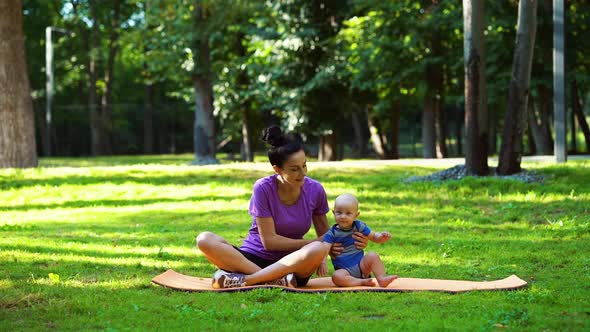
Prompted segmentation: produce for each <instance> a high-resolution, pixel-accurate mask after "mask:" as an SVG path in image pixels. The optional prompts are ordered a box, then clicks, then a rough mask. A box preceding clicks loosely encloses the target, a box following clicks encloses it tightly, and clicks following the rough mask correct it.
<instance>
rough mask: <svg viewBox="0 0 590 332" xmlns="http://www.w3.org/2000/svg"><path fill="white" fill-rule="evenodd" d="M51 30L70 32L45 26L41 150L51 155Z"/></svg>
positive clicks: (46, 154)
mask: <svg viewBox="0 0 590 332" xmlns="http://www.w3.org/2000/svg"><path fill="white" fill-rule="evenodd" d="M52 31H56V32H61V33H64V34H71V33H70V32H69V31H68V30H64V29H59V28H55V27H51V26H49V27H46V28H45V77H46V83H45V98H46V104H45V124H46V133H47V136H46V137H45V138H44V140H43V150H44V151H43V152H44V153H45V156H51V137H52V135H51V131H52V125H51V106H52V103H53V41H52V38H51V34H52Z"/></svg>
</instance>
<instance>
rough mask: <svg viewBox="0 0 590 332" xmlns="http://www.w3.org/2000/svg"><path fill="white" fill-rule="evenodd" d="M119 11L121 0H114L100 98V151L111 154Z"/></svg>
mask: <svg viewBox="0 0 590 332" xmlns="http://www.w3.org/2000/svg"><path fill="white" fill-rule="evenodd" d="M120 12H121V0H115V1H114V4H113V18H112V20H111V33H110V35H109V42H108V45H109V46H108V47H109V52H108V56H107V66H106V68H105V72H104V82H105V90H104V94H103V95H102V98H101V103H100V106H101V122H102V124H103V129H104V137H103V142H102V151H103V152H104V153H105V154H112V153H113V147H112V144H111V134H112V121H111V112H112V106H111V103H112V96H113V80H114V67H115V59H116V57H117V52H118V50H119V46H118V45H117V41H118V40H119V33H118V30H117V29H118V28H119V21H120V19H121V18H120Z"/></svg>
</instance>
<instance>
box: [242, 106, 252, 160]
mask: <svg viewBox="0 0 590 332" xmlns="http://www.w3.org/2000/svg"><path fill="white" fill-rule="evenodd" d="M249 104H250V103H249V102H248V106H249ZM244 106H245V107H243V108H242V149H241V150H242V151H241V152H242V160H244V161H254V150H253V149H252V125H251V122H252V121H251V119H250V110H249V109H248V107H246V105H244Z"/></svg>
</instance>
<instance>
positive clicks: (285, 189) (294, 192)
mask: <svg viewBox="0 0 590 332" xmlns="http://www.w3.org/2000/svg"><path fill="white" fill-rule="evenodd" d="M277 187H278V192H279V198H280V199H281V201H282V202H283V203H285V204H287V205H292V204H295V203H296V202H297V200H298V199H299V196H300V195H301V187H295V186H292V185H290V184H289V183H287V182H285V181H283V179H282V178H281V176H280V175H278V176H277Z"/></svg>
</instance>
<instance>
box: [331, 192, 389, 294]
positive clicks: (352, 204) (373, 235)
mask: <svg viewBox="0 0 590 332" xmlns="http://www.w3.org/2000/svg"><path fill="white" fill-rule="evenodd" d="M358 206H359V202H358V200H357V199H356V197H355V196H354V195H351V194H342V195H340V196H338V197H337V198H336V201H335V202H334V210H333V212H334V217H335V219H336V224H335V225H334V226H332V228H330V230H329V231H328V232H327V233H326V234H325V235H324V243H327V244H330V245H331V244H333V243H341V244H342V246H343V247H344V250H343V251H342V253H340V254H339V255H338V256H335V257H332V264H333V265H334V270H335V272H334V275H333V276H332V281H333V282H334V283H335V284H336V285H338V286H376V285H375V282H374V281H373V279H371V278H370V277H369V276H370V274H371V272H372V273H373V274H374V275H375V277H376V279H377V284H378V285H379V286H380V287H387V285H389V284H390V283H391V282H393V281H394V280H395V279H397V276H396V275H386V274H385V267H384V266H383V262H381V258H379V255H378V254H376V253H374V252H369V253H368V254H367V255H365V254H364V251H363V250H359V249H357V248H356V247H355V245H354V239H353V238H352V234H354V232H361V233H363V234H364V235H366V236H368V237H369V240H371V241H373V242H376V243H384V242H386V241H388V240H389V239H391V234H390V233H389V232H374V231H371V229H369V227H368V226H367V225H365V224H364V223H363V222H362V221H360V220H357V219H356V218H357V217H358V216H359V215H360V212H359V209H358Z"/></svg>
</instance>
